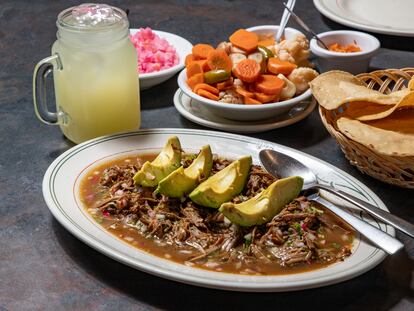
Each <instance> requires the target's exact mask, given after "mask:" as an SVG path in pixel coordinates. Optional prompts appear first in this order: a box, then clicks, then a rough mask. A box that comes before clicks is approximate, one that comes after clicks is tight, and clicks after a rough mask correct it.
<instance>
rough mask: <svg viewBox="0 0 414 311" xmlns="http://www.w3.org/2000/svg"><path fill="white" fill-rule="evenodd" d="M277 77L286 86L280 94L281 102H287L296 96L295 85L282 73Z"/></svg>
mask: <svg viewBox="0 0 414 311" xmlns="http://www.w3.org/2000/svg"><path fill="white" fill-rule="evenodd" d="M277 77H278V78H279V79H282V80H283V81H285V86H284V87H283V89H282V91H281V92H280V100H287V99H290V98H292V97H293V96H295V93H296V86H295V84H294V83H293V82H292V81H290V80H289V79H288V78H286V77H285V76H284V75H282V74H281V73H279V74H278V75H277Z"/></svg>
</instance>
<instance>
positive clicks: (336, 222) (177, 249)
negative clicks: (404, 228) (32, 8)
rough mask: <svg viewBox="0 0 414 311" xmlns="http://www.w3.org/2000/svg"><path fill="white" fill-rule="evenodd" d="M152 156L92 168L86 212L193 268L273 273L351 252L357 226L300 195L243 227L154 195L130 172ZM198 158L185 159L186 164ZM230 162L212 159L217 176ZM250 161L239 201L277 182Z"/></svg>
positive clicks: (185, 203)
mask: <svg viewBox="0 0 414 311" xmlns="http://www.w3.org/2000/svg"><path fill="white" fill-rule="evenodd" d="M154 157H155V155H143V156H139V157H128V158H125V157H124V158H120V159H117V160H115V161H111V162H108V163H105V164H104V165H102V166H101V167H99V168H97V169H96V170H94V171H92V172H90V173H89V174H88V175H87V176H86V177H85V178H84V180H83V183H82V186H81V197H82V201H83V203H84V204H85V206H86V208H87V209H88V211H89V213H90V214H91V215H92V216H93V217H94V218H95V219H96V220H97V221H99V222H100V223H101V224H102V225H103V226H104V227H105V228H106V229H107V230H108V231H110V232H111V233H113V234H116V235H117V236H118V237H120V238H122V239H124V240H125V241H127V242H128V243H130V244H132V245H134V246H136V247H138V248H140V249H143V250H145V251H147V252H150V253H152V254H154V255H157V256H160V257H165V258H167V259H170V260H174V261H176V262H179V263H183V264H186V265H189V266H197V267H200V268H204V269H210V270H215V271H223V272H231V273H240V274H249V275H270V274H284V273H294V272H300V271H307V270H311V269H316V268H320V267H324V266H326V265H328V264H331V263H334V262H337V261H340V260H343V259H344V258H346V257H347V256H349V255H350V254H351V248H352V242H353V238H354V232H353V230H352V229H351V228H350V227H349V226H348V225H347V224H345V223H344V222H343V221H342V220H340V219H339V218H337V217H336V216H335V215H333V214H332V213H331V212H329V211H328V210H326V209H324V208H323V207H321V206H318V205H316V204H315V203H311V202H309V201H307V199H306V198H305V197H298V198H297V199H295V200H294V201H292V202H291V203H290V204H288V205H287V206H286V207H285V208H284V209H283V210H282V211H281V212H280V213H279V214H278V215H276V216H275V217H274V218H273V219H272V220H271V221H270V222H268V223H267V224H263V225H259V226H252V227H241V226H238V225H235V224H232V223H231V222H230V221H229V220H228V219H226V218H225V217H224V215H223V214H221V213H220V212H218V211H217V210H216V209H212V208H205V207H201V206H198V205H196V204H194V203H193V202H191V201H190V200H189V199H187V198H186V199H182V200H179V199H172V198H169V197H166V196H163V195H154V194H153V190H154V189H152V188H144V187H137V186H135V185H134V182H133V180H132V177H133V176H134V174H135V173H136V172H137V171H138V170H139V168H140V166H141V165H142V163H144V161H145V160H152V159H153V158H154ZM193 159H194V156H192V155H186V156H185V157H183V161H182V164H183V165H184V167H187V166H188V165H190V164H191V162H192V160H193ZM228 164H230V161H228V160H225V159H218V158H216V159H214V165H213V170H212V174H215V173H217V172H218V171H220V170H222V169H223V168H225V167H226V166H227V165H228ZM275 180H276V179H275V177H273V176H272V175H270V174H268V173H267V172H265V171H264V170H263V169H262V168H261V167H260V166H257V165H253V166H252V168H251V170H250V173H249V177H248V181H247V184H246V187H245V189H244V190H243V192H242V193H241V194H240V195H238V196H237V197H235V198H234V199H233V202H235V203H240V202H243V201H245V200H248V199H249V198H251V197H253V196H255V195H256V194H258V193H260V192H261V191H262V190H264V189H266V188H267V187H268V186H269V185H270V184H272V183H273V182H274V181H275Z"/></svg>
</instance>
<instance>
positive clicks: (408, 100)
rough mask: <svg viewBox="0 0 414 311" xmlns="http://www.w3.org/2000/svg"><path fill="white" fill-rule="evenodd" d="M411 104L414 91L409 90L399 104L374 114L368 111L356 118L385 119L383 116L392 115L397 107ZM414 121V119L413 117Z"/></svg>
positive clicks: (413, 104) (361, 119)
mask: <svg viewBox="0 0 414 311" xmlns="http://www.w3.org/2000/svg"><path fill="white" fill-rule="evenodd" d="M410 106H414V92H409V93H408V94H407V95H406V96H404V97H403V98H402V99H401V100H400V101H399V102H398V104H396V105H395V106H393V107H391V108H389V109H386V110H384V111H379V112H377V113H373V114H368V113H367V114H366V115H363V116H360V117H356V119H358V120H360V121H370V120H378V119H383V118H386V117H388V116H389V115H391V114H392V113H393V112H394V111H396V110H397V109H401V108H407V107H410ZM387 107H388V106H387ZM347 112H348V110H347ZM412 121H413V122H414V119H412Z"/></svg>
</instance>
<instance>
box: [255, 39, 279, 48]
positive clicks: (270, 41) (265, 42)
mask: <svg viewBox="0 0 414 311" xmlns="http://www.w3.org/2000/svg"><path fill="white" fill-rule="evenodd" d="M275 43H276V41H275V38H273V37H272V38H269V39H265V40H260V41H259V43H258V45H261V46H266V47H267V46H271V45H275Z"/></svg>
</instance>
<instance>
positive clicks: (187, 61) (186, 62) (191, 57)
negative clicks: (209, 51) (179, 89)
mask: <svg viewBox="0 0 414 311" xmlns="http://www.w3.org/2000/svg"><path fill="white" fill-rule="evenodd" d="M195 60H196V59H195V57H194V55H193V54H188V55H187V56H186V57H185V61H184V63H185V66H186V67H187V65H188V64H189V63H191V62H192V61H195Z"/></svg>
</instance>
